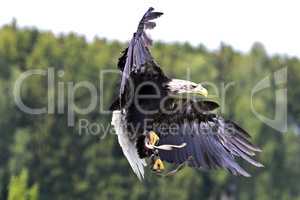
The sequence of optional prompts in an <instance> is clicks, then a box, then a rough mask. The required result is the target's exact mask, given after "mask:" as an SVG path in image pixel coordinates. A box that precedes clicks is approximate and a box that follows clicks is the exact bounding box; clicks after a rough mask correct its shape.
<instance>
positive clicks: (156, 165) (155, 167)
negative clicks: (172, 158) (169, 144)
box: [152, 159, 165, 172]
mask: <svg viewBox="0 0 300 200" xmlns="http://www.w3.org/2000/svg"><path fill="white" fill-rule="evenodd" d="M152 169H153V170H154V171H157V172H161V171H163V170H164V169H165V166H164V163H163V162H162V161H161V159H157V160H155V161H154V164H153V167H152Z"/></svg>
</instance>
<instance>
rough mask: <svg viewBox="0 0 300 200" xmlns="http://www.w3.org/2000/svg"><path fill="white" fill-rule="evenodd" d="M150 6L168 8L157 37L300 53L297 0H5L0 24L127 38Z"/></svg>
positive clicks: (299, 6) (159, 22)
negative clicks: (15, 23) (257, 46)
mask: <svg viewBox="0 0 300 200" xmlns="http://www.w3.org/2000/svg"><path fill="white" fill-rule="evenodd" d="M150 6H152V7H154V8H155V9H156V10H157V11H162V12H164V15H163V16H162V17H161V18H159V19H158V20H157V27H156V28H155V29H154V30H153V31H151V33H150V35H151V37H152V38H153V39H154V40H161V41H165V42H174V41H179V42H186V41H187V42H190V43H191V44H192V45H198V44H200V43H201V44H204V45H205V46H206V47H207V48H209V49H212V50H214V49H217V48H218V47H219V46H220V43H221V42H224V43H226V44H229V45H231V46H233V47H234V49H236V50H239V51H242V52H247V51H249V49H250V48H251V46H252V45H253V43H254V42H261V43H263V45H264V46H265V48H266V50H267V52H268V53H269V54H271V55H273V54H287V55H289V56H297V57H299V58H300V10H299V9H300V1H297V0H226V1H224V0H205V1H203V0H184V1H182V0H180V1H179V0H178V1H175V0H173V1H171V0H127V1H124V0H123V1H122V0H109V1H100V0H85V1H82V0H72V1H71V0H51V1H50V0H47V1H45V0H26V1H22V0H2V2H1V4H0V26H2V25H3V24H7V23H10V22H11V21H12V19H13V18H15V19H16V20H17V23H18V25H19V26H21V27H24V26H35V27H37V28H39V29H41V30H51V31H53V32H54V33H56V34H59V33H68V32H70V31H72V32H76V33H78V34H80V35H84V36H86V37H87V39H88V40H92V39H93V38H94V37H95V36H98V37H101V38H103V37H105V38H107V39H111V40H113V39H118V40H121V41H127V40H129V39H130V37H131V36H132V33H133V32H134V31H135V30H136V27H137V23H138V21H139V20H140V18H141V16H142V15H143V14H144V12H145V11H146V10H147V9H148V7H150Z"/></svg>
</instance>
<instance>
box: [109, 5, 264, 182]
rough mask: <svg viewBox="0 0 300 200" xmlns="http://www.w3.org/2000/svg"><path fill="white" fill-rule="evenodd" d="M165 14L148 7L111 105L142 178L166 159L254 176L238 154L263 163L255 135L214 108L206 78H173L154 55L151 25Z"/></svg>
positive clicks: (126, 53)
mask: <svg viewBox="0 0 300 200" xmlns="http://www.w3.org/2000/svg"><path fill="white" fill-rule="evenodd" d="M162 14H163V13H161V12H155V11H154V9H153V8H149V9H148V11H147V12H146V13H145V14H144V16H143V17H142V19H141V20H140V22H139V25H138V28H137V31H136V32H135V33H134V34H133V37H132V39H131V41H130V42H129V45H128V47H127V48H126V49H125V50H124V51H123V52H122V56H121V57H120V58H119V61H118V69H119V70H120V72H121V73H122V75H121V79H120V87H119V89H118V96H117V97H116V99H115V101H114V102H113V103H112V105H111V107H110V110H111V111H112V122H111V124H112V125H113V126H114V128H115V132H116V134H117V137H118V141H119V144H120V146H121V148H122V150H123V153H124V155H125V157H126V158H127V160H128V161H129V164H130V166H131V167H132V169H133V171H134V173H135V174H136V175H137V176H138V178H139V179H143V178H144V168H145V166H147V165H149V164H150V167H151V169H152V170H154V171H155V172H157V173H160V172H163V171H164V170H165V167H164V163H163V162H164V161H166V162H169V163H173V164H175V165H177V166H180V165H181V164H183V163H186V164H187V165H188V166H190V167H194V168H198V169H204V170H205V169H217V168H225V169H227V170H228V171H229V172H231V173H232V174H234V175H242V176H246V177H249V176H250V174H249V173H248V172H246V171H245V170H244V169H243V168H242V167H241V166H240V165H239V164H238V163H237V162H236V158H242V159H244V160H245V161H247V162H248V163H251V164H252V165H254V166H256V167H262V166H263V165H262V164H261V163H259V162H257V161H255V160H254V159H252V158H251V157H253V156H254V155H255V153H256V152H259V151H261V150H260V149H259V148H258V147H257V146H255V145H253V144H252V143H251V142H250V135H249V134H248V133H247V132H246V131H245V130H244V129H242V128H241V127H240V126H239V125H237V124H236V123H235V122H233V121H231V120H225V119H224V118H223V117H222V116H220V115H218V114H216V113H215V112H214V110H215V109H216V108H218V104H217V102H215V101H213V100H211V99H209V98H208V91H207V89H205V88H204V87H203V86H202V85H201V84H197V83H194V82H191V81H187V80H179V79H171V78H169V77H168V76H167V75H166V74H165V73H164V72H163V71H162V69H161V68H160V66H159V65H158V64H157V63H156V62H155V61H154V59H153V57H152V55H151V53H150V50H149V47H150V46H151V43H152V41H151V39H150V38H149V36H148V35H147V34H146V32H145V31H146V29H153V28H154V27H155V26H156V24H155V22H153V20H154V19H156V18H158V17H160V16H161V15H162Z"/></svg>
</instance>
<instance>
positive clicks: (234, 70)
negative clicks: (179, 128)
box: [0, 22, 300, 200]
mask: <svg viewBox="0 0 300 200" xmlns="http://www.w3.org/2000/svg"><path fill="white" fill-rule="evenodd" d="M199 40H201V38H199ZM125 45H126V44H125V43H122V42H118V41H107V40H105V39H99V38H95V39H94V40H93V41H91V42H88V41H87V40H86V39H85V38H84V37H82V36H79V35H76V34H74V33H70V34H65V35H54V34H53V33H51V32H46V31H39V30H38V29H36V28H18V27H17V25H16V23H15V22H12V23H11V24H9V25H6V26H3V27H1V29H0V93H1V96H0V134H1V138H0V199H9V200H23V199H24V200H37V199H42V200H53V199H56V200H68V199H72V200H76V199H88V200H92V199H101V200H119V199H130V200H141V199H143V200H145V199H149V200H156V199H177V200H185V199H194V200H196V199H210V200H214V199H222V200H225V199H228V200H229V199H230V200H232V199H239V200H253V199H259V200H268V199H270V200H271V199H278V200H300V134H299V125H300V120H299V119H300V104H299V100H300V59H299V58H296V57H289V56H285V55H273V56H270V55H268V54H267V52H266V51H265V49H264V47H263V45H262V44H260V43H255V44H253V46H252V48H251V49H250V50H249V52H247V53H241V52H238V51H235V50H234V49H233V48H232V47H230V46H228V45H225V44H221V45H220V48H219V49H218V50H215V51H211V50H207V49H206V48H205V47H204V46H203V45H199V46H196V47H195V46H191V45H189V44H187V43H172V44H166V43H162V42H156V43H155V44H154V47H153V48H152V49H151V50H152V53H153V55H154V57H155V59H156V60H157V62H158V63H159V64H160V65H161V66H162V68H163V70H164V71H165V72H166V73H167V74H168V75H169V76H170V77H177V78H182V79H185V78H186V69H187V68H188V69H189V70H190V74H191V78H192V80H193V81H194V82H202V81H209V82H212V83H215V84H216V85H217V86H218V87H221V83H230V82H232V81H234V85H233V86H232V87H231V88H230V89H228V92H227V93H226V94H227V97H226V102H225V107H224V110H223V113H222V114H223V115H225V116H226V117H228V118H230V119H233V120H235V121H237V122H238V123H240V124H241V125H242V126H243V127H244V128H245V129H246V130H248V131H249V132H250V134H251V135H252V137H253V140H254V142H255V143H256V144H258V145H259V146H260V147H261V148H262V149H263V152H262V153H260V154H259V155H258V156H257V159H258V160H260V161H261V162H262V163H263V164H264V165H265V168H260V169H255V168H254V167H251V166H249V165H245V163H242V165H243V166H244V167H245V168H246V169H247V170H248V171H249V172H250V173H251V174H252V175H253V177H252V178H243V177H235V176H232V175H230V174H229V173H228V172H226V171H225V170H217V171H211V172H202V171H199V170H195V169H190V168H185V169H184V170H182V171H180V172H179V173H178V174H177V175H176V176H172V177H168V178H160V177H157V176H155V175H153V174H152V173H151V172H150V170H147V172H146V178H145V180H144V182H140V181H139V180H138V179H137V177H136V176H135V175H134V173H133V172H132V170H131V168H130V166H129V164H128V162H127V160H126V159H125V157H124V156H123V153H122V151H121V148H120V147H119V144H118V142H117V140H116V136H115V135H113V134H108V135H107V136H106V137H105V138H103V139H101V138H100V137H101V136H102V135H101V133H99V134H79V130H78V127H77V125H78V121H79V120H80V119H82V118H84V119H87V120H89V121H90V122H91V123H97V124H102V125H106V126H109V125H110V117H111V114H109V113H108V114H102V113H100V112H99V110H100V109H99V107H100V104H101V103H104V107H108V105H109V104H110V102H111V101H112V98H113V97H114V95H115V94H114V90H115V88H116V87H117V85H118V81H117V77H116V76H115V75H114V76H113V75H112V76H110V75H107V76H105V79H104V80H103V81H104V84H105V85H104V86H105V87H104V90H103V89H102V88H100V82H101V80H100V78H99V73H100V71H101V70H104V69H116V63H117V60H118V57H119V56H120V52H121V50H122V49H123V48H124V47H125ZM48 67H52V68H54V69H55V73H57V72H58V71H59V70H63V71H64V74H63V76H57V75H56V81H55V87H54V88H48V87H47V78H46V77H43V76H35V77H32V78H28V79H27V81H26V82H25V83H24V84H23V85H22V92H21V94H22V100H23V101H24V103H25V104H26V105H28V106H30V107H33V108H38V107H42V106H47V102H48V97H47V96H48V94H50V95H52V96H53V97H55V98H56V97H57V95H58V94H57V90H55V88H56V87H57V84H58V82H61V83H65V89H66V85H67V83H68V82H70V81H72V82H73V83H77V82H80V81H89V82H91V83H93V84H94V85H95V86H96V88H97V91H98V95H99V99H100V100H99V101H101V102H98V104H99V105H98V106H97V109H94V110H93V111H92V112H90V113H89V114H86V115H83V114H76V115H75V126H74V127H68V123H67V110H66V109H67V101H65V102H64V104H65V107H63V106H64V105H58V104H57V103H56V104H55V111H57V110H58V107H59V106H62V107H63V108H64V111H65V112H64V113H63V114H61V113H58V112H54V113H52V114H41V115H31V114H26V113H24V112H22V111H21V110H20V109H19V108H18V107H17V106H16V103H15V101H14V95H13V87H14V84H15V81H16V80H17V79H18V78H19V77H20V75H21V74H22V73H23V72H26V71H27V70H31V69H43V70H47V69H48ZM283 67H288V68H287V70H288V82H287V88H288V130H287V131H286V132H285V133H280V132H278V131H276V130H274V129H272V128H270V127H269V126H267V125H265V124H264V123H262V122H261V121H260V120H259V119H258V118H257V117H256V116H255V115H254V114H253V112H252V111H251V106H250V105H251V101H250V97H251V90H252V88H253V87H254V86H255V85H256V84H257V82H258V81H260V80H262V79H263V78H265V77H266V76H269V75H272V73H273V72H275V71H277V70H279V69H281V68H283ZM276 89H277V86H276V85H274V84H273V85H271V87H270V88H267V89H265V90H264V91H263V92H260V93H258V94H256V96H255V101H254V106H255V108H256V110H257V111H258V112H259V113H262V114H263V115H265V116H269V117H272V116H273V114H274V113H273V111H274V104H275V103H274V99H275V97H274V95H275V93H274V91H275V90H276ZM64 97H65V98H66V99H67V92H65V93H64ZM75 97H76V98H75V103H76V105H78V106H83V107H84V106H85V105H86V104H87V103H89V101H90V99H91V96H90V94H89V93H88V91H86V90H78V91H77V92H76V95H75ZM100 97H101V98H100Z"/></svg>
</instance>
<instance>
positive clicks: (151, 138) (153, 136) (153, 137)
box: [148, 131, 159, 145]
mask: <svg viewBox="0 0 300 200" xmlns="http://www.w3.org/2000/svg"><path fill="white" fill-rule="evenodd" d="M148 138H149V144H150V145H156V144H157V143H158V141H159V137H158V135H157V134H156V133H155V132H154V131H150V132H149V133H148Z"/></svg>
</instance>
